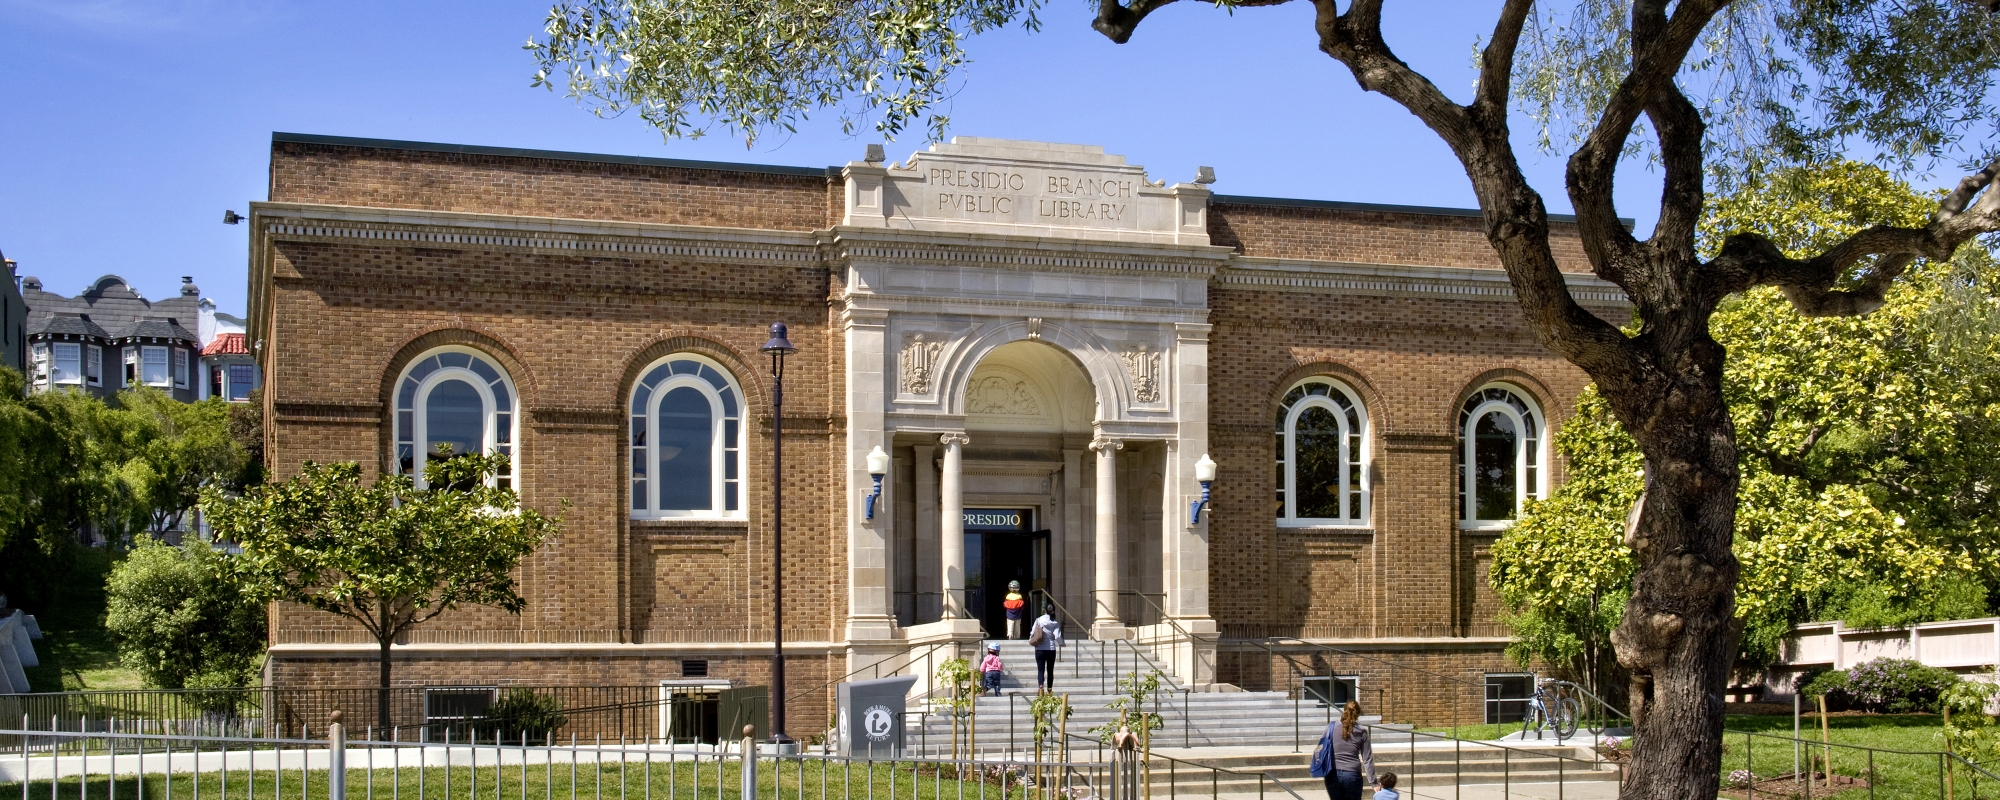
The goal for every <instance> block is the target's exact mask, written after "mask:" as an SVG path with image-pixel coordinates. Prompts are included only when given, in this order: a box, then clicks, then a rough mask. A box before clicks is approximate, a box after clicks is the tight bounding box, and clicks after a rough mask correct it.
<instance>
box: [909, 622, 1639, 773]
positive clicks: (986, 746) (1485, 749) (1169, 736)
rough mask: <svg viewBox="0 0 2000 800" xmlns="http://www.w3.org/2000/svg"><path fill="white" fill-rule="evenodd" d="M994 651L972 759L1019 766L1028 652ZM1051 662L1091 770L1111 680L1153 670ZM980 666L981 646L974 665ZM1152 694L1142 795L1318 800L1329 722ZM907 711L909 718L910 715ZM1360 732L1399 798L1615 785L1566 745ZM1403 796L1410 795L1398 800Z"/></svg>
mask: <svg viewBox="0 0 2000 800" xmlns="http://www.w3.org/2000/svg"><path fill="white" fill-rule="evenodd" d="M992 643H993V642H987V643H986V644H992ZM998 644H999V645H1000V659H1001V661H1002V662H1003V663H1005V664H1006V666H1007V669H1006V672H1005V673H1004V676H1003V677H1002V679H1001V683H1000V692H999V693H998V694H989V695H986V696H983V697H981V698H980V699H979V700H978V701H976V703H975V704H974V706H975V708H974V712H973V717H974V718H973V720H972V721H971V723H972V727H973V728H974V739H975V742H974V747H976V749H977V750H978V753H979V756H980V757H981V758H988V759H999V760H1008V759H1023V760H1025V759H1028V758H1032V757H1033V756H1032V754H1033V752H1034V742H1033V735H1034V734H1033V730H1034V721H1033V718H1032V717H1031V716H1030V714H1029V711H1028V706H1029V703H1030V702H1031V701H1033V699H1034V696H1035V658H1034V651H1033V650H1032V649H1031V648H1029V647H1028V645H1027V643H1026V642H1021V641H1001V642H999V643H998ZM1061 652H1062V655H1061V657H1060V658H1059V659H1058V660H1057V662H1056V676H1055V691H1056V693H1057V694H1066V695H1068V696H1069V701H1070V706H1071V708H1072V709H1073V713H1072V715H1071V716H1070V718H1069V726H1068V730H1069V733H1070V735H1071V737H1072V738H1071V739H1070V746H1071V748H1072V757H1073V758H1076V759H1080V760H1091V761H1095V760H1099V759H1100V758H1103V757H1105V755H1104V754H1102V753H1100V752H1098V750H1097V749H1096V745H1095V744H1094V743H1093V741H1094V740H1095V738H1096V737H1094V736H1092V735H1091V734H1090V732H1089V731H1090V729H1091V728H1093V727H1096V726H1099V725H1103V724H1106V723H1108V722H1111V721H1112V720H1113V719H1115V714H1114V712H1112V711H1111V710H1110V708H1109V707H1108V706H1109V704H1110V702H1111V701H1112V700H1113V699H1115V698H1116V697H1117V694H1116V691H1117V681H1118V678H1119V677H1120V676H1123V675H1127V674H1130V673H1131V672H1133V671H1134V670H1135V669H1136V670H1138V671H1141V672H1143V671H1145V670H1147V669H1153V668H1156V665H1154V664H1153V663H1151V662H1149V661H1148V659H1147V658H1146V657H1145V656H1143V655H1140V654H1139V653H1137V652H1135V651H1134V650H1133V648H1132V647H1130V646H1129V645H1128V644H1125V643H1121V642H1093V641H1088V640H1085V641H1077V640H1075V639H1072V640H1070V643H1069V645H1068V646H1066V647H1064V648H1063V649H1062V651H1061ZM984 654H985V651H984V649H983V645H982V649H981V651H980V655H981V656H982V657H983V656H984ZM1160 686H1161V692H1160V694H1159V695H1158V703H1157V705H1154V704H1149V705H1148V709H1147V710H1148V711H1153V712H1155V713H1158V714H1160V715H1161V716H1162V717H1163V718H1164V720H1165V726H1164V727H1162V728H1161V729H1160V730H1159V731H1156V732H1155V733H1154V734H1153V740H1152V744H1153V750H1154V755H1155V756H1156V758H1155V759H1154V760H1153V762H1152V772H1151V773H1150V774H1151V782H1152V785H1153V788H1154V791H1158V792H1169V793H1177V794H1204V795H1205V794H1209V793H1210V792H1219V793H1221V794H1222V795H1231V794H1235V795H1239V796H1249V795H1250V794H1254V793H1255V792H1257V791H1258V776H1259V775H1260V774H1268V775H1270V776H1272V777H1275V778H1277V779H1279V780H1282V781H1284V783H1285V784H1286V785H1287V786H1289V787H1290V788H1291V789H1292V790H1293V791H1297V792H1301V793H1304V792H1306V791H1307V790H1312V791H1313V792H1318V791H1319V790H1320V789H1319V786H1320V782H1319V780H1318V779H1316V778H1313V777H1312V776H1311V774H1310V766H1309V762H1310V760H1311V758H1312V750H1313V747H1314V746H1315V745H1316V744H1317V743H1318V741H1319V735H1320V732H1321V731H1322V730H1323V729H1324V728H1325V727H1326V725H1327V723H1328V722H1329V721H1330V720H1331V719H1334V718H1335V717H1336V715H1335V714H1334V713H1333V712H1332V710H1331V709H1328V708H1326V707H1324V706H1322V705H1320V704H1319V703H1318V702H1317V701H1314V700H1310V699H1307V700H1294V699H1292V698H1290V697H1287V696H1286V695H1285V694H1284V693H1282V692H1244V691H1205V692H1183V691H1181V689H1182V686H1181V684H1180V682H1179V681H1178V680H1176V679H1175V678H1174V677H1173V676H1171V675H1164V674H1163V675H1162V676H1161V680H1160ZM911 711H912V712H913V713H918V712H919V709H918V708H917V707H915V706H913V707H912V709H911ZM1362 721H1363V722H1365V723H1369V724H1370V725H1372V726H1373V727H1372V731H1373V743H1374V748H1375V768H1376V771H1377V772H1378V773H1379V772H1383V771H1394V772H1395V773H1397V774H1398V775H1399V776H1401V777H1402V780H1403V786H1405V787H1408V786H1411V785H1412V784H1414V785H1416V786H1419V787H1423V786H1441V785H1464V786H1472V785H1482V784H1495V785H1499V784H1522V785H1526V784H1542V785H1545V786H1546V785H1549V784H1556V783H1561V784H1563V785H1565V786H1572V785H1580V784H1601V783H1602V782H1604V781H1616V780H1617V779H1618V771H1617V769H1616V768H1615V767H1612V766H1610V765H1605V764H1597V765H1593V764H1591V763H1590V762H1589V753H1588V752H1587V751H1586V750H1585V749H1584V748H1582V747H1578V746H1574V745H1560V744H1556V743H1549V744H1535V743H1507V744H1506V745H1500V744H1485V743H1464V742H1451V741H1442V740H1438V739H1435V738H1431V737H1426V736H1419V735H1413V734H1411V733H1410V727H1409V726H1407V725H1386V724H1382V722H1381V719H1380V718H1379V717H1374V716H1367V717H1363V718H1362ZM958 723H959V726H960V727H959V736H960V737H961V738H960V742H961V743H963V742H964V741H965V740H964V737H965V734H966V726H967V720H966V719H965V718H964V717H961V718H960V719H959V721H958ZM952 731H953V725H952V719H951V717H950V716H948V715H946V714H943V713H922V714H921V717H920V718H919V719H917V720H914V721H913V724H912V725H911V731H910V741H909V744H910V746H911V748H912V751H913V752H918V753H932V754H942V753H945V752H949V751H950V748H951V742H952ZM1559 757H1566V758H1559ZM1211 768H1219V769H1211ZM1273 791H1275V787H1273ZM1404 796H1405V797H1413V796H1415V795H1413V794H1411V793H1409V792H1407V791H1406V792H1405V793H1404Z"/></svg>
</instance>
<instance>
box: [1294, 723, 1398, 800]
mask: <svg viewBox="0 0 2000 800" xmlns="http://www.w3.org/2000/svg"><path fill="white" fill-rule="evenodd" d="M1312 774H1313V777H1315V778H1325V779H1326V796H1327V797H1328V798H1330V800H1361V790H1362V789H1363V788H1364V787H1366V786H1368V784H1371V783H1374V782H1375V748H1374V746H1372V745H1371V744H1369V741H1368V729H1367V728H1363V727H1361V704H1360V703H1357V702H1354V701H1352V700H1349V701H1347V705H1346V706H1344V707H1342V708H1341V709H1340V718H1339V719H1336V720H1334V721H1333V722H1332V724H1329V725H1327V726H1326V733H1324V734H1321V735H1320V737H1319V749H1317V750H1315V751H1313V758H1312ZM1395 786H1396V782H1395V779H1394V778H1393V777H1391V778H1389V780H1388V782H1387V784H1386V785H1385V786H1383V787H1382V788H1384V789H1388V790H1389V796H1388V798H1385V799H1384V800H1394V798H1395V797H1396V796H1397V795H1396V792H1395ZM1376 796H1377V797H1378V798H1379V797H1382V795H1381V794H1379V793H1378V794H1377V795H1376Z"/></svg>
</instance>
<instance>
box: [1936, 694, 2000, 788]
mask: <svg viewBox="0 0 2000 800" xmlns="http://www.w3.org/2000/svg"><path fill="white" fill-rule="evenodd" d="M1990 678H1991V679H1990V680H1983V681H1982V680H1967V681H1959V682H1958V683H1955V684H1952V685H1951V686H1950V687H1948V688H1946V689H1945V690H1944V691H1943V692H1941V693H1939V695H1938V705H1940V706H1942V710H1943V711H1944V731H1943V734H1944V746H1945V750H1946V751H1947V752H1950V753H1952V754H1954V755H1956V756H1958V757H1959V758H1963V759H1965V760H1967V761H1970V762H1972V763H1974V764H1977V765H1980V766H1982V767H1986V768H1987V769H1989V770H1990V769H1992V767H1993V765H1995V764H2000V720H1995V719H1994V718H1993V717H1992V715H1989V714H1987V713H1986V712H1987V710H1988V709H1989V708H1991V707H1992V704H1993V698H1994V697H1995V696H1996V695H2000V682H1996V680H1993V679H2000V674H1996V675H1993V676H1990Z"/></svg>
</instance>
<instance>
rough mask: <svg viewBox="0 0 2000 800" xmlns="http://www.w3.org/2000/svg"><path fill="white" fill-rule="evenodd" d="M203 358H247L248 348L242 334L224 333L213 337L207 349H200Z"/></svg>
mask: <svg viewBox="0 0 2000 800" xmlns="http://www.w3.org/2000/svg"><path fill="white" fill-rule="evenodd" d="M201 354H202V355H204V356H247V355H250V347H249V346H248V345H247V344H245V343H244V340H243V334H240V333H225V334H222V335H220V336H217V337H215V340H214V341H211V342H209V343H208V346H207V347H204V348H202V349H201Z"/></svg>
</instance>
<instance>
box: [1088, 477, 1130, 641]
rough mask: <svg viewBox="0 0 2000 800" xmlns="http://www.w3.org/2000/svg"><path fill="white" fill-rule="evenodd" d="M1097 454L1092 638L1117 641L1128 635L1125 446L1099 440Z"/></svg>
mask: <svg viewBox="0 0 2000 800" xmlns="http://www.w3.org/2000/svg"><path fill="white" fill-rule="evenodd" d="M1090 449H1091V451H1092V452H1095V453H1097V583H1096V585H1095V586H1094V587H1093V588H1092V593H1093V595H1094V596H1093V602H1092V605H1093V606H1095V607H1096V611H1094V612H1092V613H1093V616H1094V621H1093V622H1092V623H1091V626H1090V629H1091V634H1090V635H1091V638H1094V639H1099V640H1102V639H1116V638H1123V636H1124V635H1125V624H1124V622H1123V621H1121V620H1120V619H1119V618H1118V572H1119V569H1118V568H1119V563H1118V451H1119V450H1123V449H1125V443H1124V442H1121V441H1119V440H1117V439H1098V440H1096V441H1093V442H1091V443H1090Z"/></svg>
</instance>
